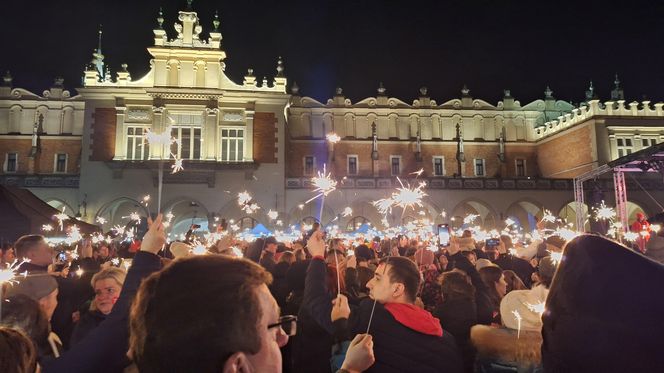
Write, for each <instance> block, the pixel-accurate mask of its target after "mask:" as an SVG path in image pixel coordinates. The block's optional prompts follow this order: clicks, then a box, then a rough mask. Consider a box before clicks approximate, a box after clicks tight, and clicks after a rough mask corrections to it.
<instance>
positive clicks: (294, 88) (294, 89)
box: [290, 82, 300, 96]
mask: <svg viewBox="0 0 664 373" xmlns="http://www.w3.org/2000/svg"><path fill="white" fill-rule="evenodd" d="M290 90H291V93H292V94H293V96H299V94H300V87H298V85H297V82H293V85H292V86H291V89H290Z"/></svg>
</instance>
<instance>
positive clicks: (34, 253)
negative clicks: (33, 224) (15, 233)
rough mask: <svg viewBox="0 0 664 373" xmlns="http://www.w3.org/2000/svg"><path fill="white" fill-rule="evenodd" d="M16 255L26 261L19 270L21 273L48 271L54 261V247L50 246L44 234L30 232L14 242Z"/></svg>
mask: <svg viewBox="0 0 664 373" xmlns="http://www.w3.org/2000/svg"><path fill="white" fill-rule="evenodd" d="M14 248H15V249H16V256H17V257H18V258H19V260H25V261H26V262H25V263H23V264H21V265H20V266H19V268H18V270H17V272H19V273H23V272H26V271H27V272H28V273H33V272H47V271H48V266H49V265H50V264H52V263H53V249H52V248H51V247H50V246H48V244H47V243H46V240H45V239H44V236H42V235H39V234H30V235H25V236H22V237H20V238H19V239H18V240H17V241H16V243H15V244H14Z"/></svg>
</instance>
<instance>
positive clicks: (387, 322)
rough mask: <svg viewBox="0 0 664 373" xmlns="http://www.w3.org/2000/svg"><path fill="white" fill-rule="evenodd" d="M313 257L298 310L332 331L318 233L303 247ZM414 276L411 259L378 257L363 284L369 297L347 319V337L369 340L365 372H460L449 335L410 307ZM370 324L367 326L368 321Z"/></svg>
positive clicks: (415, 287)
mask: <svg viewBox="0 0 664 373" xmlns="http://www.w3.org/2000/svg"><path fill="white" fill-rule="evenodd" d="M307 247H308V248H309V251H310V252H311V254H312V255H313V259H312V260H311V263H310V264H309V269H308V271H307V278H306V283H305V297H304V301H303V308H307V309H309V312H310V314H311V315H312V316H313V317H314V318H315V320H316V322H317V323H318V324H319V325H320V326H322V327H323V328H324V329H325V330H326V331H328V333H330V334H333V333H334V327H333V323H332V320H331V318H330V314H331V311H332V307H333V304H332V300H333V299H334V297H333V296H330V293H329V291H328V286H327V284H326V281H325V273H326V270H325V268H326V266H325V261H324V258H323V254H324V253H325V245H324V241H323V239H322V234H320V232H318V233H314V234H313V235H312V237H311V239H310V240H309V242H308V243H307ZM419 285H420V274H419V271H418V269H417V266H416V265H415V263H413V262H412V261H410V260H408V259H406V258H401V257H390V258H385V259H382V260H381V262H380V265H379V266H378V268H377V270H376V272H375V275H374V278H373V279H372V280H371V281H369V283H368V284H367V288H369V291H370V295H371V298H372V299H373V300H374V301H372V300H371V299H365V300H363V301H362V302H361V303H360V305H359V307H355V308H354V309H352V310H351V312H350V314H349V317H348V329H349V330H350V335H354V334H361V333H366V332H367V330H368V331H369V333H370V334H371V335H372V337H373V343H374V353H375V359H376V362H375V364H374V365H373V366H372V367H371V368H370V369H369V370H368V371H369V372H374V371H375V372H434V371H435V372H440V371H445V372H460V371H462V369H463V368H462V362H461V358H460V355H459V352H458V350H457V347H456V344H455V342H454V337H453V336H452V335H451V334H450V333H448V332H444V331H443V329H442V328H441V326H440V322H439V321H438V320H437V319H435V318H434V317H433V316H432V315H431V314H430V313H429V312H427V311H425V310H423V309H421V308H418V307H417V306H415V299H416V295H417V290H418V288H419ZM370 318H371V320H372V322H371V324H369V319H370Z"/></svg>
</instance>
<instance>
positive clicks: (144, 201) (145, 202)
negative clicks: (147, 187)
mask: <svg viewBox="0 0 664 373" xmlns="http://www.w3.org/2000/svg"><path fill="white" fill-rule="evenodd" d="M149 203H150V195H149V194H146V195H144V196H143V198H141V204H142V205H143V206H145V207H147V206H148V204H149Z"/></svg>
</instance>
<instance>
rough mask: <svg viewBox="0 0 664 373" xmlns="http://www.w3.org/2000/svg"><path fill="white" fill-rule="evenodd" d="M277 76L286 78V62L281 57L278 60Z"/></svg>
mask: <svg viewBox="0 0 664 373" xmlns="http://www.w3.org/2000/svg"><path fill="white" fill-rule="evenodd" d="M277 76H284V61H283V60H282V59H281V56H279V58H278V59H277Z"/></svg>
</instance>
